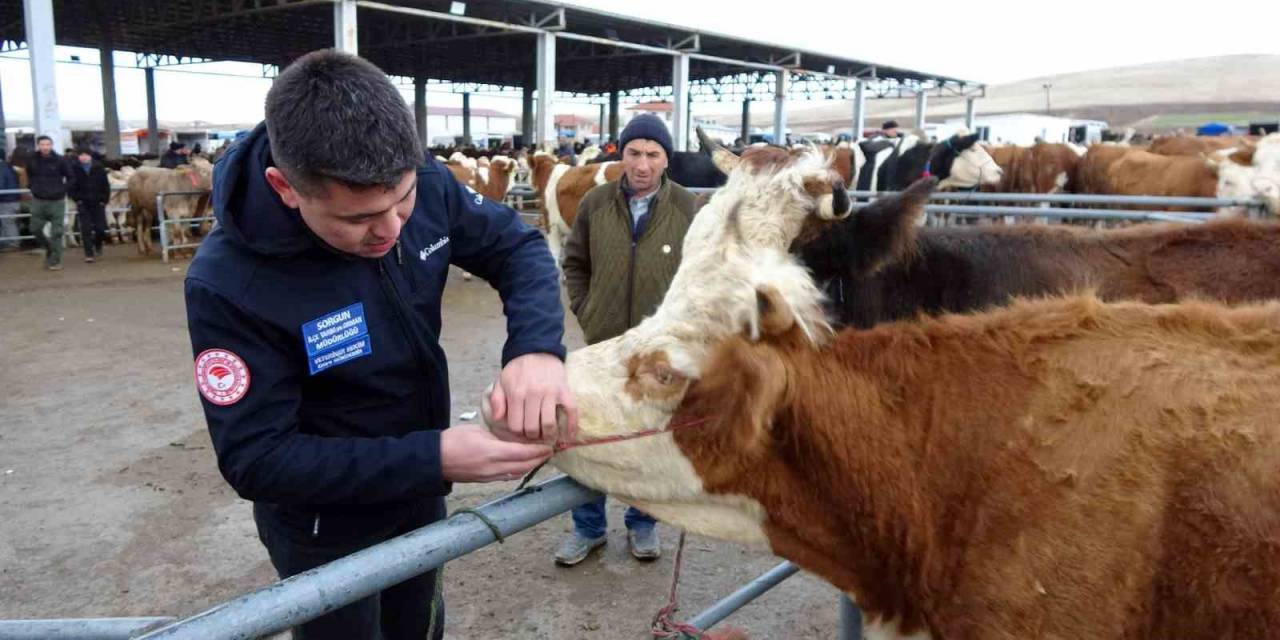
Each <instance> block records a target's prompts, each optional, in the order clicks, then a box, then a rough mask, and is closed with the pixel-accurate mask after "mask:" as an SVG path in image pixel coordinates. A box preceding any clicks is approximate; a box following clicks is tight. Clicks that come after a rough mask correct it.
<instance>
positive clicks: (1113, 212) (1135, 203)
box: [689, 188, 1270, 226]
mask: <svg viewBox="0 0 1280 640" xmlns="http://www.w3.org/2000/svg"><path fill="white" fill-rule="evenodd" d="M689 191H691V192H693V193H696V194H705V193H714V192H715V191H716V189H709V188H692V189H689ZM848 193H849V197H850V198H852V199H853V200H854V208H855V209H858V208H861V207H864V206H866V205H867V204H869V203H870V202H871V201H873V200H875V199H876V198H882V197H885V196H892V195H897V194H898V193H899V192H897V191H850V192H848ZM1100 207H1105V208H1100ZM1146 207H1163V209H1156V210H1146V209H1144V208H1146ZM1172 207H1183V208H1190V209H1203V210H1205V211H1173V210H1172V209H1171V208H1172ZM1220 207H1241V208H1243V209H1245V210H1246V211H1248V212H1249V215H1250V217H1254V218H1261V217H1268V216H1269V215H1270V214H1269V213H1268V210H1267V203H1266V201H1264V200H1261V199H1233V198H1183V197H1170V196H1112V195H1097V194H1074V193H986V192H978V191H935V192H933V193H931V194H930V195H929V204H926V205H925V214H926V224H928V225H930V226H947V225H950V224H954V223H955V222H956V219H955V218H956V217H960V218H970V217H971V218H990V217H998V218H1006V219H1008V220H1010V221H1011V220H1012V219H1015V218H1033V219H1043V220H1045V221H1050V220H1052V221H1057V220H1064V219H1065V220H1089V221H1097V220H1117V221H1120V220H1123V221H1130V222H1190V223H1196V222H1203V221H1205V220H1209V219H1212V218H1214V217H1215V216H1216V214H1215V213H1212V211H1213V210H1214V209H1217V208H1220Z"/></svg>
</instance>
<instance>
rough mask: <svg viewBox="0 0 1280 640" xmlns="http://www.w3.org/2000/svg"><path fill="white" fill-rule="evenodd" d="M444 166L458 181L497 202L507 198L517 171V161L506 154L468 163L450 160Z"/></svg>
mask: <svg viewBox="0 0 1280 640" xmlns="http://www.w3.org/2000/svg"><path fill="white" fill-rule="evenodd" d="M468 160H470V159H469V158H468ZM481 161H483V162H481ZM473 163H474V165H475V166H472V164H473ZM444 166H445V168H446V169H448V170H449V173H452V174H453V177H454V179H456V180H457V181H458V182H461V183H462V184H464V185H467V186H468V187H470V188H471V190H472V191H475V192H476V193H478V194H480V195H482V196H484V197H486V198H488V199H490V200H493V201H495V202H502V201H503V200H505V199H506V197H507V192H508V191H510V190H511V183H512V176H513V175H514V174H515V171H516V161H515V160H512V159H511V158H508V157H506V156H494V157H493V158H492V159H490V158H480V159H479V160H474V161H471V162H467V163H463V162H459V161H456V160H449V161H448V162H446V163H445V165H444Z"/></svg>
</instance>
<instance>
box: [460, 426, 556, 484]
mask: <svg viewBox="0 0 1280 640" xmlns="http://www.w3.org/2000/svg"><path fill="white" fill-rule="evenodd" d="M550 457H551V447H548V446H547V445H545V444H524V443H519V442H504V441H502V440H499V439H498V438H497V436H495V435H493V433H492V432H491V431H489V430H488V429H486V428H484V427H482V426H480V425H477V424H464V425H458V426H456V427H451V428H449V429H445V430H444V432H443V433H441V434H440V469H441V472H442V473H443V474H444V478H445V480H449V481H451V482H494V481H497V480H517V479H519V478H520V477H521V476H523V475H524V474H526V473H529V471H531V470H532V469H533V468H534V467H536V466H538V465H540V464H542V463H543V462H545V461H546V460H547V458H550Z"/></svg>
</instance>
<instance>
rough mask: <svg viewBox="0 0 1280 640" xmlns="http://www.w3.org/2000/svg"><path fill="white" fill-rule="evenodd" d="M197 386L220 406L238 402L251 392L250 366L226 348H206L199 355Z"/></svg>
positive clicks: (205, 396) (212, 401)
mask: <svg viewBox="0 0 1280 640" xmlns="http://www.w3.org/2000/svg"><path fill="white" fill-rule="evenodd" d="M196 388H197V389H199V390H200V395H201V396H204V399H205V400H208V401H209V402H211V403H213V404H216V405H218V406H220V407H225V406H227V405H231V404H235V403H237V402H239V401H240V399H241V398H243V397H244V394H246V393H248V392H249V366H248V365H246V364H245V363H244V360H243V359H241V358H240V356H238V355H236V354H234V353H231V352H230V351H227V350H226V349H206V350H204V351H203V352H201V353H200V355H198V356H196Z"/></svg>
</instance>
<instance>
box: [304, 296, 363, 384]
mask: <svg viewBox="0 0 1280 640" xmlns="http://www.w3.org/2000/svg"><path fill="white" fill-rule="evenodd" d="M302 343H303V345H305V346H306V348H307V364H308V366H309V367H310V369H311V375H313V376H314V375H316V374H317V373H320V372H321V371H324V370H325V369H329V368H331V367H335V366H337V365H340V364H342V363H344V362H350V361H352V360H355V359H356V358H362V357H364V356H367V355H371V354H372V353H373V343H372V342H370V340H369V324H368V323H367V322H365V319H364V303H361V302H357V303H355V304H353V305H351V306H349V307H347V308H345V309H339V310H337V311H333V312H330V313H326V314H324V315H323V316H320V317H319V318H316V319H315V320H312V321H310V322H308V323H306V324H304V325H302Z"/></svg>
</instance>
